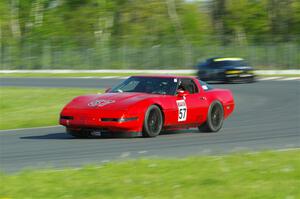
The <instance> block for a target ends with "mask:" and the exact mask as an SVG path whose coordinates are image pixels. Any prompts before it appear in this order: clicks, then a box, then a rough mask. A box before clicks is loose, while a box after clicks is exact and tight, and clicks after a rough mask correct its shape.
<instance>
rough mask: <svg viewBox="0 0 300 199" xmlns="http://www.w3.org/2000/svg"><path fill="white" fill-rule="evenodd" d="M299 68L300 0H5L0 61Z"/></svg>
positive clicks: (39, 65) (33, 65)
mask: <svg viewBox="0 0 300 199" xmlns="http://www.w3.org/2000/svg"><path fill="white" fill-rule="evenodd" d="M211 56H241V57H245V58H247V59H249V60H250V63H252V64H253V65H257V66H259V67H263V68H278V67H280V68H300V1H298V0H201V1H196V0H194V1H191V0H189V1H185V0H141V1H137V0H3V1H0V69H46V68H53V69H54V68H58V69H59V68H77V69H100V68H162V67H165V68H190V67H192V66H193V65H195V63H197V61H199V60H202V59H205V58H208V57H211Z"/></svg>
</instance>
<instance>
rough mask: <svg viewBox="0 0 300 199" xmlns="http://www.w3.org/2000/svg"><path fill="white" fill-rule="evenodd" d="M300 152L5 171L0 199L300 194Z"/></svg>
mask: <svg viewBox="0 0 300 199" xmlns="http://www.w3.org/2000/svg"><path fill="white" fill-rule="evenodd" d="M299 155H300V150H294V151H285V152H262V153H257V154H235V155H227V156H222V157H214V156H212V157H193V158H186V159H177V160H175V159H173V160H158V159H154V160H153V159H152V160H151V159H148V160H132V161H126V162H120V163H109V164H105V165H102V166H98V167H94V166H86V167H84V168H82V169H79V170H72V169H65V170H63V171H62V172H61V171H60V172H58V171H54V170H52V171H51V170H46V171H45V170H44V171H24V172H21V173H19V174H13V175H7V174H2V175H0V177H1V181H0V187H1V189H0V198H1V197H2V198H14V199H18V198H38V199H40V198H43V199H47V198H55V199H56V198H72V199H77V198H78V199H81V198H85V199H92V198H93V199H94V198H113V199H115V198H153V199H156V198H184V199H187V198H195V199H198V198H206V199H207V198H212V199H214V198H222V199H227V198H228V199H232V198H262V199H276V198H278V199H279V198H286V199H289V198H293V199H296V198H300V189H299V187H300V172H299V171H300V158H299Z"/></svg>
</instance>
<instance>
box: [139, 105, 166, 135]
mask: <svg viewBox="0 0 300 199" xmlns="http://www.w3.org/2000/svg"><path fill="white" fill-rule="evenodd" d="M162 125H163V116H162V112H161V110H160V109H159V107H158V106H156V105H151V106H150V107H149V108H148V109H147V111H146V114H145V118H144V124H143V136H144V137H156V136H158V135H159V133H160V131H161V129H162Z"/></svg>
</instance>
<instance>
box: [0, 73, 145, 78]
mask: <svg viewBox="0 0 300 199" xmlns="http://www.w3.org/2000/svg"><path fill="white" fill-rule="evenodd" d="M141 74H142V73H0V77H106V76H122V77H124V76H125V77H127V76H131V75H141Z"/></svg>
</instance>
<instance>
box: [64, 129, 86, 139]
mask: <svg viewBox="0 0 300 199" xmlns="http://www.w3.org/2000/svg"><path fill="white" fill-rule="evenodd" d="M67 133H68V134H69V135H71V136H73V137H75V138H88V137H89V136H90V135H91V133H90V132H89V131H83V130H73V129H69V128H67Z"/></svg>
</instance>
